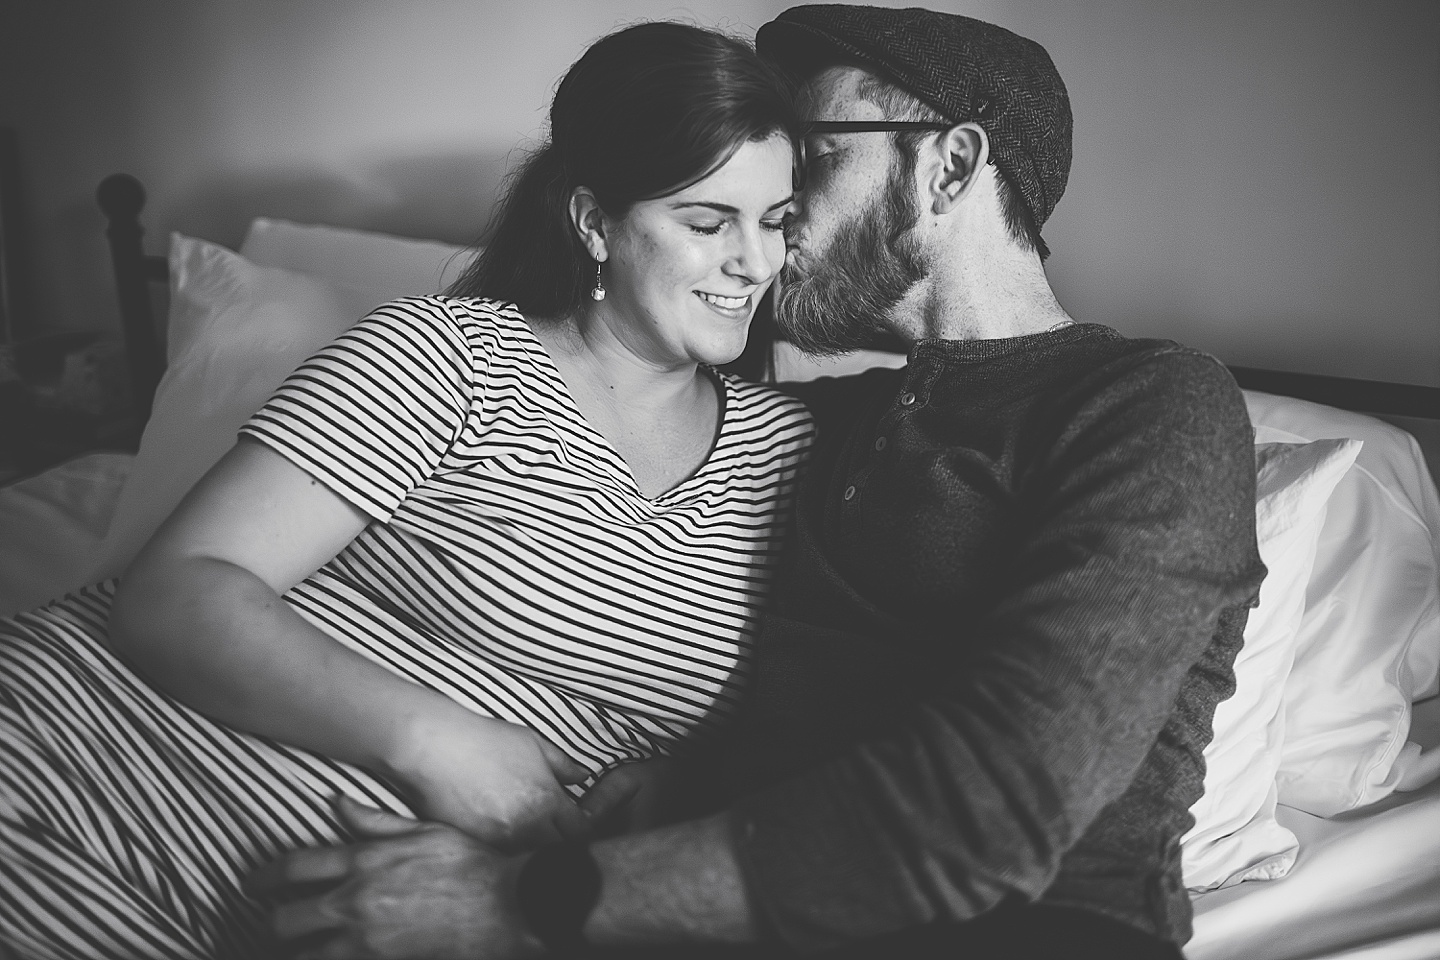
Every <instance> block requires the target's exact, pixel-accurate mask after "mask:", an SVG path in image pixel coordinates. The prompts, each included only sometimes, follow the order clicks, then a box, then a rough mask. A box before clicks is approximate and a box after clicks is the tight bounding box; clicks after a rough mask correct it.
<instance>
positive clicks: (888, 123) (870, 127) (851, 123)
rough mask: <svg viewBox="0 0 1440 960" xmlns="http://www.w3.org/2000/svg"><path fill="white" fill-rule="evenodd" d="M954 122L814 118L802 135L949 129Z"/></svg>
mask: <svg viewBox="0 0 1440 960" xmlns="http://www.w3.org/2000/svg"><path fill="white" fill-rule="evenodd" d="M953 126H955V124H954V123H948V122H947V123H935V122H932V121H929V120H815V121H812V122H810V123H807V124H806V125H805V132H804V135H805V136H807V137H812V136H816V135H817V134H822V133H890V132H894V131H900V130H949V129H950V128H951V127H953Z"/></svg>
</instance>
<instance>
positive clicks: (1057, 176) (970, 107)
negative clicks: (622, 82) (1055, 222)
mask: <svg viewBox="0 0 1440 960" xmlns="http://www.w3.org/2000/svg"><path fill="white" fill-rule="evenodd" d="M755 46H756V49H757V50H759V52H760V55H761V56H763V57H766V58H768V59H770V60H773V61H775V62H778V63H779V64H780V65H781V66H784V67H789V68H792V69H795V68H800V69H803V68H804V67H805V66H806V65H807V64H814V63H815V62H817V59H818V61H819V62H821V63H823V62H824V61H825V60H826V59H829V60H830V61H832V62H833V61H834V60H835V59H836V57H835V55H836V54H839V55H840V57H841V58H843V59H845V60H853V61H856V62H857V63H858V64H859V65H861V66H864V67H867V68H870V69H873V70H874V71H875V72H876V73H877V74H879V75H880V76H882V77H884V78H885V79H887V80H889V81H890V82H892V83H894V84H896V85H897V86H899V87H900V88H901V89H903V90H905V91H907V92H909V93H910V94H912V95H913V96H915V97H917V98H919V99H920V100H922V101H923V102H925V103H927V104H929V105H930V106H931V107H933V108H935V109H936V110H938V111H939V112H940V114H941V115H942V116H944V117H945V118H946V119H947V120H953V121H955V122H956V123H964V122H967V121H974V122H976V123H979V124H980V126H982V127H984V129H985V133H986V135H987V136H988V137H989V138H990V156H991V158H992V159H993V160H994V161H995V165H996V166H997V167H999V168H1000V170H1001V171H1003V172H1004V173H1005V175H1006V176H1007V177H1008V178H1009V179H1010V182H1011V183H1012V184H1013V185H1014V186H1015V188H1016V189H1017V190H1018V191H1019V193H1020V196H1021V197H1022V198H1023V199H1024V200H1025V203H1026V205H1027V206H1028V207H1029V208H1030V213H1031V215H1032V216H1034V218H1035V225H1036V226H1037V227H1038V226H1040V225H1042V224H1043V223H1044V222H1045V221H1046V220H1047V219H1049V217H1050V213H1051V211H1053V210H1054V209H1055V204H1056V203H1058V202H1059V201H1060V195H1061V194H1062V193H1064V192H1065V182H1066V180H1068V179H1069V177H1070V133H1071V125H1072V123H1071V117H1070V97H1069V96H1068V95H1067V94H1066V92H1065V83H1064V81H1062V80H1061V79H1060V73H1059V72H1058V71H1057V70H1056V69H1055V64H1054V63H1053V62H1051V60H1050V55H1049V54H1048V53H1046V52H1045V48H1044V47H1042V46H1040V44H1038V43H1036V42H1035V41H1033V40H1027V39H1026V38H1024V37H1022V36H1019V35H1018V34H1014V33H1011V32H1010V31H1009V30H1006V29H1005V28H1004V27H997V26H995V25H994V24H993V23H986V22H984V21H983V20H975V19H972V18H971V17H964V16H960V15H959V14H953V13H937V12H935V11H933V10H922V9H920V8H918V7H909V8H906V9H903V10H894V9H886V8H882V7H863V6H854V5H851V4H843V3H824V4H813V5H808V6H801V7H791V8H790V9H789V10H786V11H785V12H784V13H782V14H780V16H779V17H777V18H776V19H774V20H772V21H770V22H769V23H767V24H765V25H764V26H763V27H761V28H760V30H759V32H758V33H756V35H755Z"/></svg>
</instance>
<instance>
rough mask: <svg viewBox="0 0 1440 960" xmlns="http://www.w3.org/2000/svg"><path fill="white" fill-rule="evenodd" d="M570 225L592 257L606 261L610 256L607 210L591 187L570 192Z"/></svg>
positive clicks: (578, 188) (602, 261)
mask: <svg viewBox="0 0 1440 960" xmlns="http://www.w3.org/2000/svg"><path fill="white" fill-rule="evenodd" d="M570 226H571V228H572V229H573V230H574V231H575V235H576V236H578V237H579V238H580V243H581V244H582V245H583V246H584V247H585V249H586V251H588V252H589V254H590V256H591V258H593V259H594V260H597V261H599V262H600V263H604V262H605V261H606V260H608V259H609V257H610V251H609V247H608V244H607V242H606V234H605V211H603V210H601V209H600V203H599V201H597V200H596V199H595V194H593V193H591V192H590V188H589V187H576V188H575V190H574V192H572V193H571V194H570Z"/></svg>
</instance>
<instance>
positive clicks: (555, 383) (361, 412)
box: [242, 297, 814, 773]
mask: <svg viewBox="0 0 1440 960" xmlns="http://www.w3.org/2000/svg"><path fill="white" fill-rule="evenodd" d="M717 376H719V378H720V382H721V383H722V384H723V387H724V390H723V393H724V412H723V421H722V425H721V428H720V430H719V433H718V435H717V439H716V442H715V447H714V449H713V451H712V452H711V455H710V457H709V459H708V460H707V461H706V462H705V463H704V464H703V465H702V466H701V467H700V468H699V469H698V470H697V471H696V472H695V473H694V474H693V475H692V476H691V477H689V478H688V479H687V480H685V481H683V482H682V483H680V484H679V485H678V486H676V487H674V488H672V489H671V490H669V491H667V492H666V493H664V494H662V495H661V496H658V497H655V498H653V499H649V498H646V497H645V496H643V495H642V494H641V493H640V491H639V488H638V487H637V485H636V483H635V480H634V477H633V476H632V475H631V473H630V470H629V468H628V467H627V465H626V464H625V462H624V461H623V460H622V459H621V458H620V456H619V454H618V453H616V451H615V450H614V449H613V448H612V447H611V445H610V444H609V443H608V442H607V441H606V439H605V438H604V437H603V436H601V435H600V434H599V432H597V431H596V430H595V429H594V428H593V427H592V426H591V425H590V424H589V423H588V422H587V421H586V420H585V418H584V417H583V416H582V415H581V413H580V410H579V408H578V407H577V406H576V404H575V401H574V399H573V398H572V396H571V395H570V393H569V391H568V389H567V388H566V386H565V383H564V381H563V380H562V378H561V376H560V373H559V371H558V370H557V369H556V367H555V365H554V363H553V362H552V361H551V359H550V357H549V355H548V354H547V352H546V350H545V348H544V347H543V346H542V344H541V343H540V341H539V340H538V339H536V337H535V335H534V333H533V332H532V331H531V329H530V327H529V325H528V324H527V322H526V320H525V318H524V317H523V316H522V315H521V314H520V312H519V311H518V310H517V309H516V308H515V307H514V306H512V305H509V304H504V303H498V302H495V301H490V300H483V299H458V298H448V297H423V298H412V299H405V300H398V301H395V302H393V303H389V304H386V305H384V306H381V307H380V308H378V309H376V310H375V312H374V313H372V314H371V315H370V316H368V317H366V318H365V319H363V320H361V321H360V322H359V323H358V324H356V325H355V326H354V327H353V328H351V329H350V331H349V332H347V333H346V334H344V335H342V336H341V337H340V338H339V339H337V340H336V341H335V342H334V343H332V344H331V345H329V346H328V347H326V348H325V349H323V350H322V351H321V352H320V353H318V354H317V355H316V356H315V357H313V358H312V359H311V360H309V361H307V362H306V363H305V364H304V365H303V366H301V367H300V369H298V370H297V371H296V372H295V373H294V374H292V375H291V376H290V378H289V379H288V380H287V381H286V382H285V383H284V384H283V385H282V386H281V387H280V388H279V390H278V391H277V392H276V394H275V395H274V396H273V397H272V398H271V400H270V401H269V402H268V403H267V404H266V406H265V407H264V408H263V409H262V410H261V411H260V412H259V413H257V414H256V415H255V416H254V417H253V418H252V419H251V420H250V421H249V422H248V423H247V424H246V425H245V426H244V428H243V429H242V432H243V433H244V434H245V435H247V436H250V437H252V438H255V439H257V440H259V441H261V442H263V443H265V444H267V445H268V446H270V447H271V448H272V449H274V450H276V451H278V452H279V453H280V454H282V455H283V456H285V457H286V458H288V459H289V460H290V461H292V462H293V463H295V464H296V465H297V466H299V467H301V468H302V469H304V470H305V471H307V472H308V473H309V474H310V475H312V476H313V477H315V478H316V479H317V480H319V481H321V482H323V483H324V484H326V486H328V487H329V488H330V489H331V490H333V491H335V492H336V493H338V494H339V495H340V496H343V497H345V498H346V499H347V500H349V501H350V502H351V503H353V504H354V505H356V506H357V507H358V508H360V509H361V510H363V511H365V512H366V513H367V514H369V515H370V516H371V517H372V518H373V521H372V522H371V523H370V524H369V525H368V526H367V527H366V528H365V530H364V531H363V532H362V533H361V534H360V536H358V537H357V538H356V539H355V540H354V541H353V542H352V543H351V544H350V545H349V546H348V547H347V548H346V549H345V550H344V551H342V552H341V553H340V554H339V555H338V556H337V557H335V559H334V560H332V561H331V562H329V563H327V564H326V565H325V566H324V567H322V568H321V569H320V570H318V571H316V572H315V573H314V574H312V575H311V576H310V577H308V578H307V579H306V580H304V581H303V582H302V583H300V584H299V585H297V586H296V587H294V588H293V589H292V590H291V591H289V593H287V594H286V600H287V601H288V602H289V603H290V604H291V605H292V606H293V607H294V608H295V609H297V610H298V611H299V612H300V613H301V614H302V615H303V616H304V617H306V618H307V619H308V620H310V621H311V622H312V623H314V624H316V625H317V626H319V627H320V628H321V629H323V630H325V631H326V632H327V633H329V634H330V635H331V636H333V637H335V638H336V639H337V640H339V641H340V642H341V643H344V644H345V645H347V646H349V647H351V648H352V649H355V650H357V651H359V652H361V653H362V654H364V655H366V656H368V657H370V658H371V659H373V660H375V661H377V662H379V663H381V664H383V665H384V666H386V667H388V668H389V669H391V670H393V671H395V672H396V673H398V674H400V675H401V676H404V677H408V678H410V679H411V680H414V681H416V682H418V683H423V684H425V685H427V686H429V687H432V688H434V689H437V690H439V691H441V692H443V693H445V694H447V695H448V696H450V697H451V698H453V699H454V700H456V701H458V702H460V703H462V704H464V705H466V706H468V707H470V708H471V709H473V710H475V711H477V712H479V713H481V714H484V715H486V716H492V717H498V718H501V719H504V720H509V721H512V722H515V723H520V724H524V725H526V726H528V727H530V728H532V729H534V730H536V731H537V732H539V733H540V734H541V735H543V736H545V737H547V738H548V739H550V740H551V741H552V742H553V743H555V744H556V745H557V746H559V747H560V748H561V749H563V750H564V751H565V752H566V753H567V754H569V755H570V756H571V757H572V758H573V759H575V760H576V761H578V762H580V763H582V764H584V765H585V766H586V767H588V768H589V769H590V770H591V771H592V772H593V773H599V772H601V771H603V770H604V769H607V768H608V767H610V766H612V765H614V764H615V763H618V762H620V761H623V760H626V759H639V758H643V757H648V756H652V755H654V754H657V753H671V752H673V750H674V748H675V746H676V744H677V743H678V742H679V741H680V740H681V739H682V738H685V737H687V736H689V735H691V734H695V733H701V732H703V731H704V730H705V729H707V728H710V727H712V726H713V725H714V724H715V723H716V722H717V721H719V720H721V719H723V718H724V717H725V715H726V714H727V713H728V712H729V711H730V710H731V708H732V707H733V705H734V704H735V702H736V697H737V694H738V692H739V690H740V688H741V686H742V684H743V682H744V679H745V677H746V674H747V672H748V667H749V663H750V648H751V644H752V641H753V638H754V633H755V628H756V620H757V617H756V614H757V609H758V607H759V605H760V604H761V602H762V601H763V600H764V598H765V595H766V591H767V584H768V580H769V573H770V570H771V568H772V566H773V564H774V562H775V559H776V555H777V551H778V547H779V539H780V535H781V533H782V532H783V529H784V525H785V520H786V516H787V513H788V510H789V504H790V500H791V495H792V493H793V488H794V485H795V480H796V474H797V471H798V470H799V468H800V467H801V465H802V462H803V460H804V458H805V457H806V455H807V451H808V448H809V445H810V442H811V440H812V438H813V434H814V427H813V423H812V421H811V418H810V416H809V413H808V412H807V411H806V410H805V408H804V407H803V406H802V405H801V404H800V403H799V402H798V401H795V400H793V399H791V398H789V397H786V396H784V395H783V394H780V393H779V392H777V391H775V390H773V389H772V388H769V387H765V386H761V385H757V384H752V383H748V382H745V381H742V380H738V379H735V378H733V377H730V376H727V375H723V374H717Z"/></svg>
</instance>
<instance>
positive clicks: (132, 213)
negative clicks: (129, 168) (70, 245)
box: [95, 173, 145, 223]
mask: <svg viewBox="0 0 1440 960" xmlns="http://www.w3.org/2000/svg"><path fill="white" fill-rule="evenodd" d="M95 200H96V202H97V203H99V204H100V209H101V210H103V211H105V217H106V219H108V220H110V221H111V222H112V223H113V222H115V221H116V220H133V219H135V218H136V217H138V216H139V215H140V210H141V208H143V207H144V206H145V188H144V187H142V186H141V185H140V181H139V180H136V179H135V178H134V177H132V176H130V174H128V173H112V174H111V175H110V176H108V177H106V178H105V179H104V180H101V181H100V186H99V188H97V189H96V191H95Z"/></svg>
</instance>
